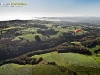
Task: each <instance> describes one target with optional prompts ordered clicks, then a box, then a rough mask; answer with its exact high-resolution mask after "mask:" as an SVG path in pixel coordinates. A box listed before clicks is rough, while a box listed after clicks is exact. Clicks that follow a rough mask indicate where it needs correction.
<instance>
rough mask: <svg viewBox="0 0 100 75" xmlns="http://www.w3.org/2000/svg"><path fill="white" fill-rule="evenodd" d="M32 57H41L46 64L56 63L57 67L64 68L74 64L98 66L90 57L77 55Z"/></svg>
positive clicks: (61, 54)
mask: <svg viewBox="0 0 100 75" xmlns="http://www.w3.org/2000/svg"><path fill="white" fill-rule="evenodd" d="M33 57H36V58H38V57H43V59H44V60H46V61H48V62H50V61H51V62H56V64H57V65H63V66H66V64H68V63H69V64H76V65H83V66H98V65H99V64H98V63H97V62H96V61H95V60H94V59H93V58H92V57H91V56H86V55H82V54H77V53H59V54H58V53H57V54H50V53H47V54H41V55H35V56H33Z"/></svg>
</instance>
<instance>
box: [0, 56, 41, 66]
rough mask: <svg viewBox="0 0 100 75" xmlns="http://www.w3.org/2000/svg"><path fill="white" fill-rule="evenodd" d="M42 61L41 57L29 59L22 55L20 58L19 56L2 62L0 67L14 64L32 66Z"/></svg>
mask: <svg viewBox="0 0 100 75" xmlns="http://www.w3.org/2000/svg"><path fill="white" fill-rule="evenodd" d="M42 60H43V59H42V57H40V58H30V57H27V56H24V55H22V56H19V57H17V58H13V59H8V60H5V61H2V62H1V63H0V66H1V65H3V64H8V63H15V64H20V65H25V64H32V65H34V64H38V63H39V62H40V61H42Z"/></svg>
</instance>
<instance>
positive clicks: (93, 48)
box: [89, 45, 100, 53]
mask: <svg viewBox="0 0 100 75" xmlns="http://www.w3.org/2000/svg"><path fill="white" fill-rule="evenodd" d="M98 49H100V45H95V46H94V47H92V48H89V50H90V51H91V52H92V53H94V51H95V50H98Z"/></svg>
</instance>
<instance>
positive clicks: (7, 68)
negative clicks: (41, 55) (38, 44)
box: [0, 64, 35, 75]
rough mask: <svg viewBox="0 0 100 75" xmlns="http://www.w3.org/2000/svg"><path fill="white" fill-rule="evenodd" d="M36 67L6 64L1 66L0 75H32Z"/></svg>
mask: <svg viewBox="0 0 100 75" xmlns="http://www.w3.org/2000/svg"><path fill="white" fill-rule="evenodd" d="M34 67H35V65H18V64H6V65H2V66H0V75H32V69H33V68H34Z"/></svg>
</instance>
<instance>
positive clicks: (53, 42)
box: [0, 33, 87, 60]
mask: <svg viewBox="0 0 100 75" xmlns="http://www.w3.org/2000/svg"><path fill="white" fill-rule="evenodd" d="M86 35H87V34H84V35H78V36H74V35H68V34H67V33H66V34H64V35H63V36H59V37H58V38H53V39H47V40H45V41H41V40H40V38H39V37H38V36H37V37H35V38H36V39H37V41H35V42H29V41H27V42H11V43H9V44H3V45H0V60H5V59H8V58H14V57H17V56H20V55H22V54H25V53H28V52H32V51H37V50H44V49H49V48H53V47H55V46H58V45H60V44H62V43H64V42H68V41H69V42H71V41H74V40H75V39H81V38H83V37H85V36H86ZM62 51H63V50H62ZM76 51H77V50H76ZM80 51H81V50H80ZM77 52H78V51H77Z"/></svg>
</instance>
